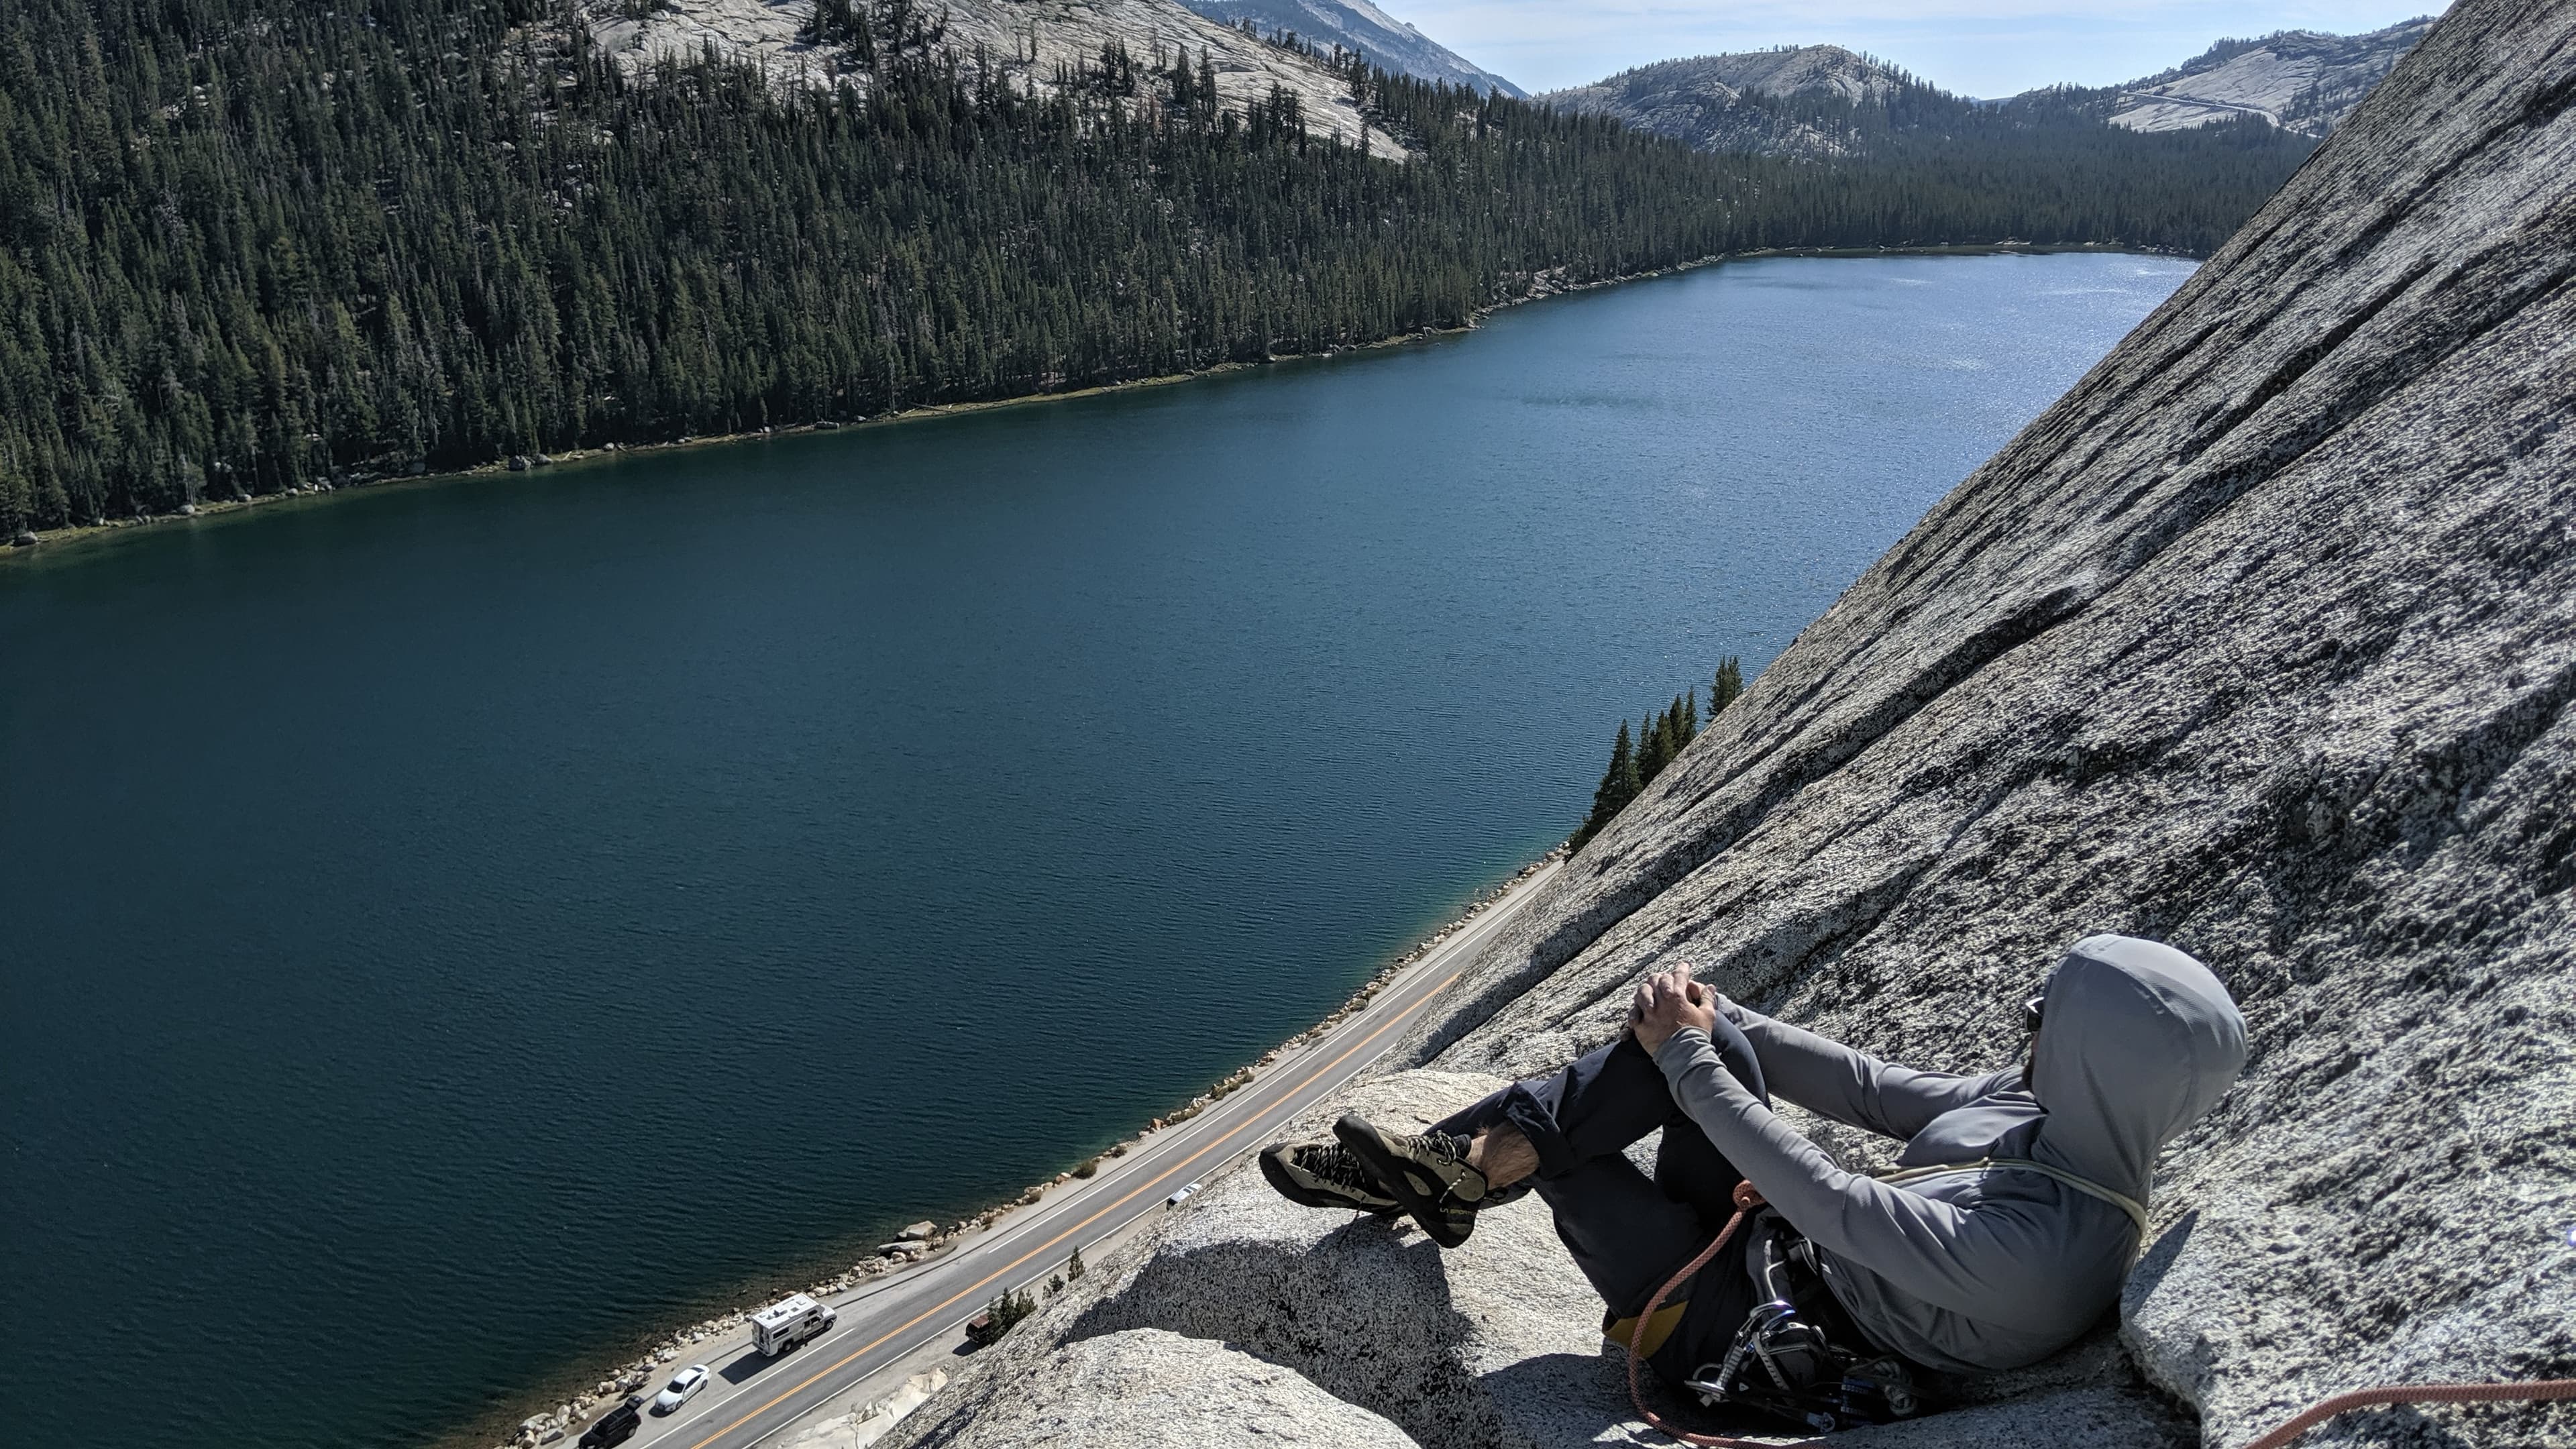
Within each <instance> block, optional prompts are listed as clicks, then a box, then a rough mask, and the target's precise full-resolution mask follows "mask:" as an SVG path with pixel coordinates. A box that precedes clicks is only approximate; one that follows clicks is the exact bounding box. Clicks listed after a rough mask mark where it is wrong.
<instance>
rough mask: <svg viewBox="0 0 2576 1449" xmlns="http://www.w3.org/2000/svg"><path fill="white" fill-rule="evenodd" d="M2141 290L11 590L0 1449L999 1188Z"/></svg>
mask: <svg viewBox="0 0 2576 1449" xmlns="http://www.w3.org/2000/svg"><path fill="white" fill-rule="evenodd" d="M2187 273H2188V267H2187V266H2186V265H2185V264H2182V263H2176V262H2171V261H2164V260H2158V259H2152V258H2140V257H2127V256H2108V255H2066V256H2052V257H1986V258H1893V259H1874V260H1773V261H1762V262H1755V263H1749V264H1739V265H1732V266H1727V267H1723V268H1718V269H1711V270H1706V271H1700V272H1695V273H1691V274H1688V275H1685V276H1680V277H1674V278H1668V279H1663V280H1658V281H1652V282H1646V283H1641V284H1636V285H1631V286H1626V287H1621V288H1617V289H1612V290H1607V291H1601V292H1595V293H1589V294H1585V295H1581V296H1577V297H1572V298H1565V299H1560V300H1558V301H1554V302H1549V303H1544V304H1541V305H1537V306H1531V307H1525V308H1520V309H1516V310H1514V311H1511V312H1509V313H1506V314H1504V315H1502V316H1499V317H1496V318H1494V319H1493V320H1492V321H1491V322H1490V324H1489V325H1487V326H1486V327H1484V328H1483V329H1481V330H1479V331H1478V332H1476V333H1473V334H1471V335H1467V336H1462V337H1455V338H1449V339H1444V340H1441V341H1438V342H1434V343H1430V344H1428V345H1423V346H1415V347H1407V348H1400V349H1392V350H1388V351H1384V352H1378V353H1371V354H1367V355H1364V356H1358V357H1351V358H1344V359H1341V360H1337V361H1331V362H1325V363H1301V364H1291V365H1284V366H1280V367H1276V368H1272V369H1268V370H1265V371H1262V372H1259V373H1253V374H1238V375H1233V376H1228V377H1222V378H1216V379H1210V380H1204V381H1200V382H1196V383H1191V384H1187V385H1183V386H1176V387H1168V388H1157V389H1150V390H1144V391H1138V392H1133V393H1128V394H1123V395H1118V396H1110V397H1101V398H1093V399H1083V400H1074V401H1069V402H1061V403H1051V404H1045V405H1040V406H1033V407H1026V408H1018V409H1011V410H1004V411H995V412H989V413H983V414H977V415H971V416H962V417H957V418H953V419H946V420H941V421H937V422H927V423H911V424H905V425H902V426H898V427H890V428H876V429H864V430H858V431H851V432H842V433H837V434H823V435H814V436H806V437H798V438H794V439H787V440H781V441H777V442H773V443H767V444H761V445H757V446H736V447H727V448H720V449H709V450H701V451H690V452H686V453H665V454H659V455H647V456H630V457H628V458H626V459H623V460H619V461H616V462H613V463H602V464H597V465H580V466H566V467H558V468H555V469H553V470H550V471H547V472H543V473H539V474H536V475H532V476H530V477H527V478H512V479H490V480H474V481H466V482H458V483H450V484H441V485H435V486H424V487H406V488H400V489H385V490H379V491H376V492H372V493H360V494H356V495H351V496H344V497H341V498H336V499H331V500H328V501H323V502H318V503H316V504H313V505H309V506H308V505H304V504H291V505H280V506H276V507H270V508H263V509H258V510H253V511H252V512H250V513H248V514H245V515H238V516H231V517H223V518H210V519H206V520H202V521H200V522H197V523H195V524H193V525H190V526H186V527H178V526H165V527H161V528H155V529H151V530H144V531H140V532H137V533H135V534H133V535H130V536H125V537H120V538H117V539H115V540H112V541H110V542H107V543H103V544H99V545H94V546H84V547H68V548H48V549H47V550H44V551H42V552H41V554H40V556H38V557H36V558H33V559H27V558H19V559H14V560H11V561H9V563H8V566H6V567H0V990H5V993H6V997H5V1011H0V1091H5V1094H6V1095H5V1099H0V1150H5V1152H6V1162H5V1168H0V1278H5V1281H6V1282H7V1284H8V1288H7V1291H6V1292H5V1293H0V1331H5V1334H6V1343H5V1350H6V1351H5V1352H0V1441H5V1442H8V1443H12V1444H30V1445H36V1444H44V1445H69V1444H74V1443H107V1442H119V1443H138V1444H139V1443H151V1444H158V1445H172V1446H197V1445H222V1446H233V1445H241V1446H248V1445H273V1446H306V1445H314V1446H318V1445H325V1444H331V1445H339V1444H354V1443H384V1444H401V1443H406V1442H416V1441H418V1440H421V1439H424V1438H428V1437H432V1436H434V1435H436V1434H438V1433H440V1432H443V1431H446V1430H451V1429H454V1428H455V1427H457V1426H458V1425H460V1424H462V1423H466V1422H469V1421H472V1420H474V1419H476V1418H477V1417H478V1416H483V1415H488V1414H490V1413H493V1412H495V1411H496V1410H501V1409H508V1408H511V1407H513V1406H517V1405H520V1399H519V1398H518V1395H520V1394H521V1393H523V1392H525V1391H526V1390H528V1389H529V1388H530V1387H531V1386H532V1385H541V1384H544V1383H547V1382H550V1381H560V1377H561V1376H562V1375H563V1374H565V1373H567V1372H571V1371H576V1370H578V1369H581V1368H583V1367H585V1366H600V1365H603V1364H604V1362H605V1361H606V1360H608V1359H609V1358H611V1357H612V1356H614V1355H616V1354H619V1353H620V1352H622V1351H624V1350H627V1349H629V1348H630V1347H632V1346H633V1345H634V1344H635V1343H636V1341H637V1339H638V1337H639V1335H641V1334H643V1333H645V1332H647V1331H649V1330H651V1329H653V1328H656V1327H660V1326H667V1324H668V1323H670V1322H673V1321H679V1320H684V1319H686V1318H689V1317H694V1316H697V1315H700V1314H703V1313H704V1312H706V1311H708V1310H711V1309H716V1308H722V1307H729V1306H733V1305H735V1304H737V1303H739V1302H741V1301H743V1300H744V1298H746V1297H747V1296H748V1295H749V1294H750V1293H751V1292H752V1291H753V1290H754V1289H755V1288H757V1287H762V1286H766V1285H769V1284H771V1283H775V1282H778V1281H780V1280H782V1279H783V1278H786V1277H789V1276H792V1275H793V1274H795V1273H797V1272H799V1271H801V1270H804V1269H807V1268H810V1267H811V1266H813V1265H815V1264H816V1263H818V1262H826V1261H833V1260H835V1259H836V1257H837V1260H838V1261H842V1262H846V1261H848V1259H847V1258H846V1257H839V1256H838V1255H842V1254H845V1253H847V1252H849V1251H850V1250H851V1249H852V1248H853V1247H854V1246H862V1245H866V1244H870V1243H873V1242H876V1241H878V1240H879V1238H880V1235H881V1234H882V1233H883V1231H884V1230H885V1229H886V1228H888V1227H889V1226H890V1225H892V1224H895V1223H898V1222H902V1221H906V1220H909V1219H913V1218H919V1217H939V1218H942V1219H943V1220H944V1219H947V1218H950V1217H954V1216H958V1215H961V1214H963V1213H965V1212H968V1211H971V1210H972V1209H974V1208H976V1207H978V1206H980V1205H982V1204H983V1203H984V1202H986V1201H988V1200H990V1199H992V1198H994V1197H996V1196H997V1195H1000V1194H1003V1193H1005V1192H1008V1191H1012V1190H1015V1189H1016V1188H1018V1187H1019V1186H1020V1185H1021V1184H1023V1183H1026V1182H1028V1181H1031V1180H1032V1179H1035V1178H1038V1177H1042V1176H1047V1175H1051V1174H1053V1173H1054V1172H1056V1171H1057V1170H1059V1169H1060V1168H1062V1167H1063V1166H1065V1165H1067V1164H1069V1163H1071V1162H1072V1161H1074V1160H1076V1159H1077V1158H1080V1157H1082V1156H1084V1155H1086V1154H1088V1153H1090V1152H1092V1151H1095V1150H1097V1149H1098V1148H1099V1147H1101V1146H1103V1145H1105V1144H1106V1143H1108V1142H1110V1141H1112V1140H1113V1139H1115V1138H1117V1137H1119V1136H1121V1135H1123V1134H1124V1133H1126V1132H1127V1131H1129V1130H1131V1129H1132V1128H1133V1127H1135V1126H1136V1125H1137V1124H1138V1123H1140V1122H1141V1121H1142V1120H1143V1119H1144V1118H1146V1117H1147V1116H1149V1115H1152V1114H1154V1113H1156V1112H1159V1111H1162V1110H1164V1109H1166V1108H1168V1107H1169V1106H1171V1105H1172V1104H1174V1103H1175V1102H1177V1101H1179V1100H1181V1099H1184V1098H1186V1097H1187V1096H1189V1095H1190V1094H1191V1093H1192V1092H1194V1091H1196V1090H1198V1089H1200V1088H1201V1087H1203V1086H1204V1085H1205V1084H1206V1083H1207V1082H1208V1081H1209V1080H1211V1079H1212V1078H1215V1077H1217V1076H1220V1075H1222V1074H1224V1073H1225V1072H1226V1071H1228V1070H1230V1069H1231V1068H1232V1067H1234V1066H1235V1065H1237V1064H1239V1063H1241V1062H1243V1061H1245V1060H1247V1059H1248V1058H1250V1057H1253V1056H1255V1055H1258V1054H1259V1053H1260V1052H1261V1051H1262V1050H1263V1049H1264V1048H1265V1047H1267V1046H1269V1045H1271V1044H1273V1043H1275V1042H1277V1041H1279V1040H1280V1039H1281V1038H1283V1037H1285V1036H1288V1035H1290V1034H1291V1033H1293V1032H1295V1031H1297V1030H1298V1029H1300V1028H1301V1027H1303V1026H1304V1025H1306V1024H1307V1023H1308V1022H1310V1021H1312V1020H1313V1019H1314V1018H1315V1017H1316V1016H1318V1015H1319V1014H1321V1013H1322V1012H1324V1011H1326V1010H1328V1009H1329V1008H1330V1007H1331V1006H1332V1005H1333V1004H1334V1003H1336V1002H1338V1001H1339V1000H1341V999H1342V997H1343V996H1344V995H1346V994H1347V993H1348V991H1349V990H1350V989H1351V987H1352V986H1353V985H1354V984H1355V983H1357V982H1358V981H1359V980H1361V979H1362V978H1364V977H1366V976H1367V975H1369V974H1370V973H1371V972H1373V971H1374V970H1376V969H1377V968H1378V966H1380V965H1381V964H1382V963H1383V962H1384V961H1385V960H1386V959H1387V958H1388V957H1389V956H1390V955H1391V954H1393V953H1395V952H1397V951H1400V950H1401V949H1403V948H1404V947H1405V946H1406V945H1407V944H1409V943H1410V942H1411V941H1413V940H1414V939H1416V938H1417V937H1418V936H1419V935H1420V933H1422V932H1423V931H1424V930H1425V929H1427V928H1429V927H1431V926H1433V925H1436V924H1437V923H1438V922H1439V921H1440V920H1442V919H1444V918H1445V917H1446V916H1447V915H1448V914H1449V913H1450V912H1452V911H1453V910H1454V909H1455V908H1456V907H1458V906H1459V905H1460V904H1461V903H1462V902H1464V901H1465V900H1467V899H1469V898H1470V897H1471V896H1473V895H1474V894H1475V893H1476V892H1478V891H1479V890H1481V889H1483V888H1485V887H1488V886H1490V885H1492V884H1493V883H1495V882H1496V881H1498V880H1500V879H1501V878H1502V877H1504V876H1505V875H1508V874H1509V873H1510V872H1511V871H1512V870H1513V869H1514V868H1516V867H1517V866H1518V865H1520V864H1521V863H1522V862H1523V861H1525V860H1527V859H1529V858H1530V857H1532V856H1534V855H1536V854H1537V853H1538V852H1540V851H1542V850H1544V849H1545V848H1546V847H1547V846H1548V844H1549V843H1550V842H1552V841H1554V840H1556V839H1558V838H1560V837H1562V836H1563V835H1564V834H1565V833H1566V831H1567V830H1568V829H1569V828H1571V827H1572V826H1573V824H1574V823H1575V822H1576V820H1577V819H1579V818H1580V816H1581V814H1582V812H1583V809H1584V807H1585V805H1586V804H1587V802H1588V801H1589V799H1590V796H1591V791H1592V786H1593V784H1594V782H1595V780H1596V778H1597V777H1598V774H1599V772H1600V768H1601V760H1602V756H1603V754H1604V752H1605V750H1606V747H1607V744H1608V740H1609V736H1610V733H1611V731H1612V730H1613V729H1614V728H1615V727H1616V726H1617V724H1618V722H1619V720H1620V717H1621V716H1622V715H1623V714H1624V715H1627V716H1630V717H1634V716H1636V715H1637V714H1639V713H1640V711H1641V710H1642V709H1644V708H1645V707H1647V706H1650V705H1654V704H1658V703H1660V702H1661V701H1663V700H1665V699H1667V698H1669V697H1670V696H1671V695H1673V694H1674V693H1676V692H1678V691H1679V690H1681V689H1683V688H1686V687H1688V686H1691V685H1693V684H1698V683H1703V682H1704V681H1705V680H1706V679H1707V677H1708V675H1709V673H1710V671H1711V669H1712V668H1713V667H1714V666H1715V665H1716V663H1717V661H1718V657H1719V656H1720V655H1722V654H1726V653H1737V654H1741V655H1742V656H1743V657H1744V660H1745V664H1746V668H1747V670H1748V672H1750V671H1751V670H1752V669H1754V668H1755V667H1757V666H1759V665H1760V664H1762V663H1764V662H1766V661H1768V660H1769V659H1770V658H1771V656H1772V655H1773V654H1775V653H1777V652H1778V651H1779V649H1780V648H1781V647H1782V646H1783V645H1785V644H1786V643H1787V642H1788V641H1789V639H1790V638H1791V637H1792V636H1794V635H1795V634H1796V633H1797V631H1798V629H1799V628H1800V626H1802V625H1803V624H1805V623H1806V622H1807V621H1808V620H1809V619H1811V618H1813V617H1814V616H1815V615H1816V613H1817V612H1818V611H1820V610H1821V609H1823V608H1824V606H1825V605H1826V604H1828V603H1829V602H1831V601H1832V599H1833V597H1834V595H1835V594H1836V593H1837V592H1838V591H1839V590H1840V589H1841V588H1842V587H1843V586H1844V585H1845V584H1847V583H1849V582H1850V580H1851V579H1852V578H1853V577H1854V576H1855V575H1857V574H1858V572H1859V571H1860V569H1861V568H1862V567H1863V566H1864V565H1865V564H1866V563H1867V562H1868V561H1869V560H1870V559H1871V558H1872V557H1874V556H1875V555H1876V554H1877V553H1878V552H1879V551H1880V550H1881V549H1883V548H1885V547H1886V546H1887V545H1888V544H1889V543H1890V542H1892V541H1893V540H1894V539H1895V538H1897V537H1898V536H1899V535H1900V534H1901V533H1902V532H1903V531H1904V530H1905V529H1906V528H1907V527H1908V526H1909V525H1910V524H1911V523H1912V522H1913V521H1914V519H1915V518H1917V517H1918V516H1919V515H1920V514H1921V513H1922V511H1923V510H1924V508H1925V507H1926V506H1927V505H1929V504H1930V503H1931V502H1932V500H1933V499H1935V498H1936V497H1938V496H1939V495H1940V494H1941V493H1942V492H1943V491H1944V490H1945V489H1947V488H1948V487H1950V486H1951V484H1953V483H1955V482H1956V481H1957V480H1958V479H1959V478H1960V477H1962V476H1963V475H1965V474H1966V473H1967V472H1968V471H1969V470H1970V469H1971V468H1972V467H1974V466H1975V465H1976V464H1977V463H1978V462H1979V461H1980V460H1982V459H1983V458H1984V457H1985V456H1986V455H1987V454H1989V453H1990V452H1992V451H1993V450H1994V448H1995V447H1996V446H1997V445H1999V444H2000V443H2002V442H2003V441H2004V439H2005V438H2007V437H2008V436H2010V434H2011V433H2012V432H2013V431H2014V429H2016V428H2017V427H2019V426H2020V425H2021V424H2022V423H2023V422H2024V421H2026V420H2028V419H2029V418H2030V417H2031V416H2032V415H2034V414H2035V413H2037V412H2038V411H2039V409H2040V408H2042V407H2043V406H2045V405H2046V404H2047V402H2048V401H2049V400H2050V399H2051V398H2053V397H2054V396H2055V395H2056V394H2057V393H2058V392H2060V391H2061V390H2063V389H2064V388H2065V387H2066V386H2067V385H2068V384H2070V383H2071V382H2073V381H2074V380H2075V378H2076V377H2077V376H2078V375H2080V374H2081V373H2082V372H2083V371H2084V369H2085V368H2086V367H2088V366H2089V365H2090V364H2091V363H2092V362H2093V361H2094V360H2095V359H2096V358H2098V357H2099V356H2100V355H2101V354H2102V353H2103V352H2104V351H2105V350H2107V349H2108V348H2109V347H2110V345H2111V344H2112V343H2113V342H2114V341H2115V340H2116V339H2117V338H2118V337H2119V336H2120V334H2121V333H2123V332H2125V331H2126V330H2127V329H2128V328H2129V327H2130V326H2131V325H2132V324H2134V323H2135V322H2136V321H2137V320H2138V319H2139V318H2140V317H2142V316H2143V315H2144V314H2145V313H2146V312H2147V310H2148V309H2149V308H2151V307H2153V306H2154V305H2155V304H2156V302H2158V301H2159V300H2161V299H2162V298H2163V297H2164V296H2165V294H2166V293H2167V292H2169V291H2170V290H2172V288H2173V287H2174V286H2176V285H2177V284H2178V283H2179V282H2180V281H2181V280H2182V279H2183V277H2184V276H2185V275H2187ZM519 1411H520V1412H525V1411H526V1409H525V1407H524V1406H522V1407H520V1408H519Z"/></svg>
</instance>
